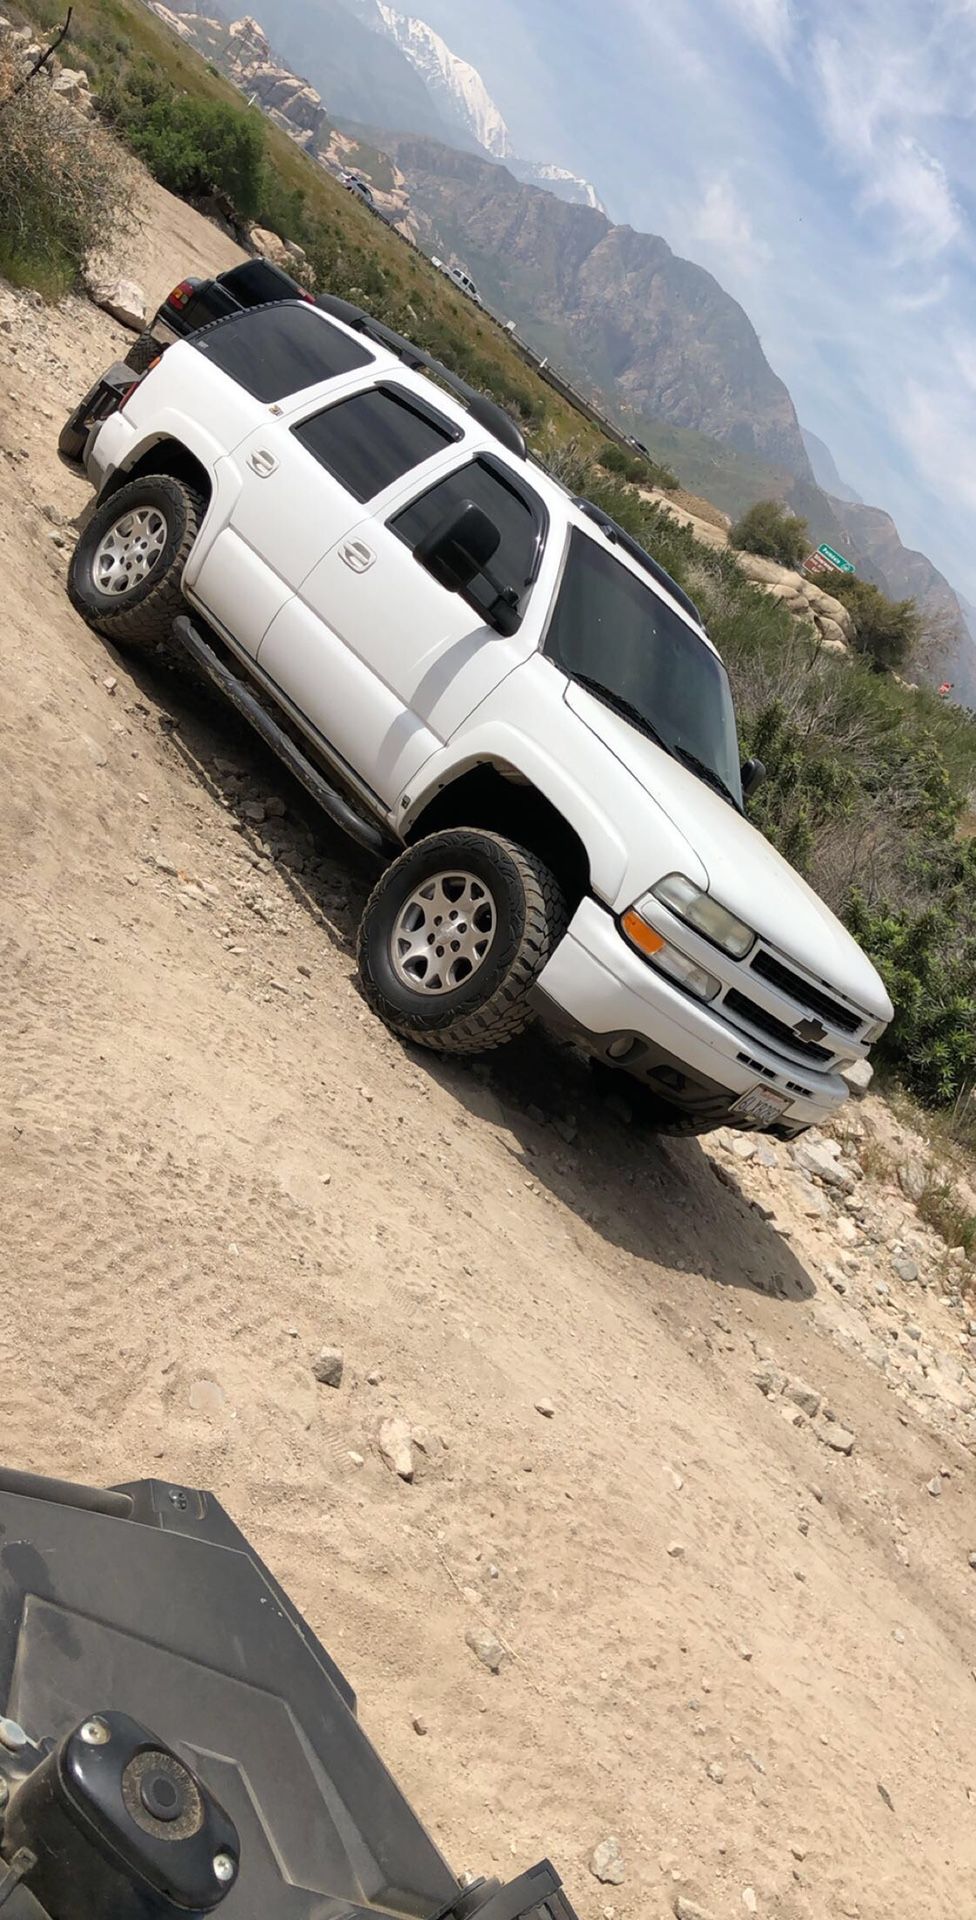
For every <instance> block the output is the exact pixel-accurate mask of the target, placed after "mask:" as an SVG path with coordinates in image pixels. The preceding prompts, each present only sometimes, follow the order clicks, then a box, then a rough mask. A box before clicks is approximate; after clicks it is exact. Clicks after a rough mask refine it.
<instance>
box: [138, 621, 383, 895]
mask: <svg viewBox="0 0 976 1920" xmlns="http://www.w3.org/2000/svg"><path fill="white" fill-rule="evenodd" d="M173 633H174V636H175V638H176V639H177V640H178V642H179V644H180V646H181V647H185V648H186V650H187V653H188V654H190V656H191V658H192V659H193V660H195V661H196V664H197V666H198V667H199V668H200V669H201V671H202V672H203V673H205V674H206V675H207V678H208V680H212V681H213V683H214V686H215V687H218V688H219V689H220V692H221V693H222V694H224V695H225V696H226V698H227V699H228V700H229V701H230V703H231V705H232V706H234V707H236V708H237V711H238V713H239V714H241V715H242V716H243V718H244V719H245V720H247V721H248V722H249V723H250V725H251V726H252V727H253V728H254V731H255V733H259V734H260V736H261V738H262V740H263V741H264V743H265V746H267V747H270V748H271V751H272V753H275V754H277V756H278V759H279V760H280V761H282V763H283V765H284V766H286V767H287V768H288V771H289V773H292V774H294V776H295V779H296V780H298V781H300V782H301V784H302V786H303V787H304V788H305V791H306V793H310V794H311V796H312V799H313V800H314V801H315V803H316V805H317V806H319V807H321V809H322V812H323V813H324V814H327V815H328V818H329V819H330V820H331V821H333V822H334V824H335V825H336V826H337V827H341V828H342V831H343V833H347V834H348V835H349V837H350V839H351V840H356V841H358V842H359V845H360V846H361V847H365V848H366V850H367V852H369V853H373V854H377V855H378V856H379V858H380V859H384V860H385V859H388V858H389V856H390V854H391V853H392V852H393V851H394V850H395V843H394V840H393V836H392V835H391V834H387V833H384V831H383V829H382V827H378V826H374V825H373V824H372V822H371V821H369V820H364V819H363V817H362V815H361V814H358V813H357V812H356V810H355V808H354V807H351V806H350V805H349V802H348V800H346V799H344V797H343V795H342V794H341V793H340V792H339V791H338V789H337V788H336V787H333V786H331V785H330V783H329V781H328V780H326V779H325V777H324V775H323V774H321V773H320V772H319V770H318V768H317V767H314V766H313V765H312V762H311V760H308V759H307V758H306V756H305V754H304V753H303V752H302V750H301V748H300V747H298V746H296V745H295V742H294V740H292V739H291V738H290V736H289V735H288V734H287V733H286V732H285V731H284V728H283V727H280V726H279V725H278V722H277V721H276V720H273V719H272V717H271V715H270V713H267V712H266V711H265V709H264V707H262V705H261V702H260V701H259V700H257V699H255V696H254V694H253V693H252V692H251V690H250V688H249V687H248V686H245V684H244V681H243V680H239V679H238V677H237V674H236V673H233V672H232V671H231V669H230V667H227V666H225V665H224V662H223V661H222V660H221V659H219V658H218V656H217V654H216V653H215V652H214V650H213V648H212V647H211V646H208V644H207V642H206V640H205V639H204V637H203V635H202V633H201V632H200V631H199V628H198V627H196V626H195V625H194V623H193V621H192V620H190V619H189V618H188V616H187V615H186V614H185V613H181V614H180V615H179V616H178V617H177V619H175V620H174V622H173Z"/></svg>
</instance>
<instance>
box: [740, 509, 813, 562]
mask: <svg viewBox="0 0 976 1920" xmlns="http://www.w3.org/2000/svg"><path fill="white" fill-rule="evenodd" d="M729 539H730V541H731V544H732V546H733V547H739V548H741V550H742V552H743V553H757V554H759V555H760V556H761V557H762V559H764V560H778V561H779V564H780V566H782V567H798V566H799V564H800V561H801V560H802V559H803V557H804V555H805V554H806V553H808V552H809V541H810V536H809V533H808V531H807V523H806V521H805V520H801V519H800V517H799V515H798V514H795V513H790V511H789V509H788V508H787V507H784V506H783V505H782V503H781V502H780V501H779V500H757V501H756V503H755V506H752V507H749V508H748V510H747V511H746V512H745V513H744V514H743V515H742V518H741V520H738V521H737V522H736V524H735V526H734V527H733V528H732V532H731V533H730V535H729Z"/></svg>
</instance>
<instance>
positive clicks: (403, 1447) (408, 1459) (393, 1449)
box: [379, 1415, 414, 1482]
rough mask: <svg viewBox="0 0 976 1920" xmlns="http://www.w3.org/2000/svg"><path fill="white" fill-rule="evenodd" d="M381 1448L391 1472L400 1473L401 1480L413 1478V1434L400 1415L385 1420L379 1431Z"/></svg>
mask: <svg viewBox="0 0 976 1920" xmlns="http://www.w3.org/2000/svg"><path fill="white" fill-rule="evenodd" d="M379 1448H380V1458H381V1459H382V1460H383V1462H384V1464H385V1465H386V1466H388V1467H389V1469H390V1471H391V1473H396V1474H399V1476H400V1479H401V1480H406V1481H408V1482H409V1481H411V1480H412V1479H413V1476H414V1458H413V1436H412V1434H411V1432H410V1428H409V1427H408V1426H407V1423H406V1421H405V1420H401V1419H400V1417H399V1415H396V1416H394V1418H393V1419H392V1420H384V1422H383V1425H382V1426H381V1428H380V1432H379Z"/></svg>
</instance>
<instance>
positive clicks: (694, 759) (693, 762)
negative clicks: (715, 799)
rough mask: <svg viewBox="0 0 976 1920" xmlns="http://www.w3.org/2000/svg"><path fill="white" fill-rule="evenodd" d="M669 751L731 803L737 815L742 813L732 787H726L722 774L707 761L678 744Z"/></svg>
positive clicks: (673, 745) (673, 744)
mask: <svg viewBox="0 0 976 1920" xmlns="http://www.w3.org/2000/svg"><path fill="white" fill-rule="evenodd" d="M669 751H670V752H671V753H673V754H674V757H675V759H676V760H680V761H681V764H682V766H684V767H689V768H690V770H691V772H692V773H697V774H698V776H699V778H700V779H701V780H705V781H707V782H708V785H709V786H710V787H714V788H715V791H716V793H720V794H721V795H722V798H723V799H724V800H728V801H730V802H731V804H732V806H733V807H734V808H735V810H736V813H741V812H742V808H741V806H740V805H739V802H738V800H737V799H736V797H735V794H734V793H733V792H732V789H731V787H727V786H726V784H725V781H724V780H723V779H722V776H721V774H720V773H716V771H715V768H714V767H710V766H709V764H708V762H707V760H699V758H698V755H697V753H692V752H691V750H690V748H688V747H679V746H678V744H677V742H673V743H672V745H671V747H670V749H669Z"/></svg>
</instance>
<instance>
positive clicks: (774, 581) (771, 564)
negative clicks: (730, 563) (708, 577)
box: [734, 547, 803, 593]
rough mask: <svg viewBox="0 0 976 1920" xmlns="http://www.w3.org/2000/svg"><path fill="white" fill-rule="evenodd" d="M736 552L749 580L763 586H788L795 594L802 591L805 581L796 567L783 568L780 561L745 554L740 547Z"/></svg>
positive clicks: (759, 555)
mask: <svg viewBox="0 0 976 1920" xmlns="http://www.w3.org/2000/svg"><path fill="white" fill-rule="evenodd" d="M734 552H735V558H736V561H737V562H738V565H739V567H740V568H741V570H742V572H743V573H744V574H745V576H746V579H747V580H757V581H758V582H759V583H760V585H762V586H769V587H781V586H788V587H791V588H792V590H793V592H794V593H799V592H801V591H802V588H803V581H802V579H801V576H800V575H799V574H798V573H797V572H796V569H795V568H794V567H781V566H780V564H779V561H778V560H766V559H764V558H763V555H762V554H760V553H744V552H743V551H742V549H741V548H739V547H736V548H735V549H734Z"/></svg>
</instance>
